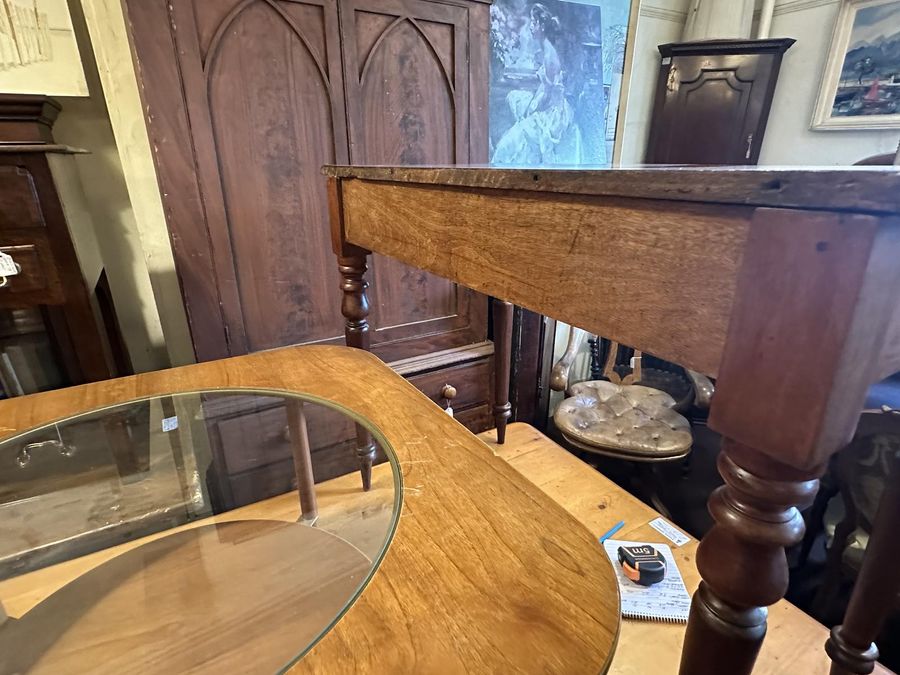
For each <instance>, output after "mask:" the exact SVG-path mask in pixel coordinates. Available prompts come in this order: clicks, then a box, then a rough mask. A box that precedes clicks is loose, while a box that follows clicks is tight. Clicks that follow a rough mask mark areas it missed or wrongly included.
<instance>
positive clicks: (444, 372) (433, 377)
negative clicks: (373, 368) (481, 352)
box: [409, 357, 491, 410]
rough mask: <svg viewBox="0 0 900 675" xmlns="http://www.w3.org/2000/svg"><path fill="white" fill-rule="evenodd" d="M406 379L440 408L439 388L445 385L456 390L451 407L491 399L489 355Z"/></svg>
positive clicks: (443, 404) (466, 405) (444, 404)
mask: <svg viewBox="0 0 900 675" xmlns="http://www.w3.org/2000/svg"><path fill="white" fill-rule="evenodd" d="M409 381H410V382H411V383H412V384H414V385H415V386H416V389H418V390H419V391H421V392H422V393H423V394H425V395H426V396H427V397H428V398H430V399H431V400H432V401H434V402H435V403H437V404H439V405H440V406H441V407H444V406H446V404H447V401H446V400H445V399H444V398H443V394H442V391H443V389H444V386H445V385H448V384H449V385H451V386H452V387H454V388H455V389H456V398H454V399H453V403H452V405H453V409H454V410H465V409H466V408H471V407H473V406H477V405H483V404H485V403H489V402H490V400H491V358H490V357H487V358H484V359H481V360H479V361H473V362H471V363H463V364H461V365H458V366H452V367H450V368H441V369H440V370H435V371H433V372H430V373H423V374H421V375H413V376H411V377H410V378H409Z"/></svg>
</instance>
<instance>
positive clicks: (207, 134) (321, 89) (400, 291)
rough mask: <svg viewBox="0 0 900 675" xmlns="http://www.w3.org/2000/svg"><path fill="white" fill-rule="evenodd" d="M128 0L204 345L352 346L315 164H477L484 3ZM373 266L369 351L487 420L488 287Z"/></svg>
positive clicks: (206, 349) (178, 253)
mask: <svg viewBox="0 0 900 675" xmlns="http://www.w3.org/2000/svg"><path fill="white" fill-rule="evenodd" d="M125 9H126V17H127V21H128V24H129V31H130V37H131V41H132V44H133V49H134V56H135V60H136V65H137V72H138V77H139V80H140V83H139V84H140V86H141V90H142V95H143V98H144V103H145V111H146V116H147V123H148V129H149V132H150V137H151V141H152V145H153V146H154V151H155V153H156V155H155V160H156V165H157V174H158V178H159V182H160V189H161V192H162V195H163V202H164V205H165V209H166V215H167V219H168V226H169V231H170V234H171V239H172V244H173V249H174V254H175V262H176V269H177V272H178V275H179V281H180V283H181V288H182V293H183V296H184V301H185V306H186V309H187V313H188V319H189V322H190V327H191V334H192V339H193V343H194V349H195V353H196V356H197V358H198V360H201V361H206V360H211V359H218V358H224V357H228V356H236V355H240V354H245V353H248V352H253V351H258V350H263V349H270V348H274V347H281V346H286V345H294V344H308V343H318V344H323V343H324V344H328V343H331V344H343V317H342V316H341V312H340V304H341V291H340V285H339V284H340V278H339V275H338V271H337V266H336V263H335V261H334V256H333V255H332V253H331V246H330V234H329V219H328V203H327V192H326V181H325V179H324V177H323V176H322V174H321V167H322V165H323V164H329V163H348V162H350V163H355V164H374V163H390V164H408V165H413V164H455V163H473V162H482V163H483V162H486V160H487V156H488V150H487V143H488V141H487V126H488V116H487V87H488V30H489V5H488V4H486V3H483V2H478V1H473V0H470V1H467V0H442V1H440V2H430V1H426V0H126V1H125ZM370 266H371V271H370V273H369V275H368V279H369V281H370V284H371V286H370V291H369V297H370V301H371V304H372V311H371V314H370V317H369V321H370V325H371V326H372V345H373V351H375V352H376V353H377V354H378V355H379V356H380V357H381V358H383V359H384V360H385V361H388V362H390V363H393V364H399V367H398V369H399V370H400V372H402V373H403V374H405V375H407V376H408V377H409V378H410V380H411V381H413V382H415V383H419V384H420V385H421V387H420V388H422V389H423V391H426V393H427V394H429V395H430V396H432V398H435V399H436V400H440V399H441V396H442V393H441V392H443V391H444V385H446V384H449V385H452V387H454V388H455V389H456V390H457V391H459V392H468V393H469V397H468V399H467V400H460V399H461V398H463V396H460V397H459V398H457V399H456V400H454V401H453V407H454V409H455V410H457V411H458V412H459V415H458V416H459V418H460V419H461V421H464V422H465V423H466V424H467V426H469V427H470V428H471V429H473V430H474V431H481V430H484V429H486V428H488V427H490V426H491V414H490V400H491V399H490V395H491V392H490V380H491V378H490V373H491V371H492V356H491V354H492V352H493V348H492V344H491V343H490V342H489V341H488V330H487V298H486V297H485V296H482V295H479V294H476V293H474V292H472V291H470V290H469V289H466V288H463V287H461V286H458V285H456V284H453V283H451V282H449V281H447V280H444V279H439V278H437V277H434V276H432V275H430V274H427V273H424V272H421V271H419V270H415V269H413V268H411V267H408V266H406V265H403V264H402V263H399V262H397V261H394V260H390V259H387V258H382V257H379V256H374V258H373V259H372V260H370ZM445 380H446V381H445ZM276 436H277V434H276ZM339 440H340V439H337V438H336V439H335V442H336V443H337V442H338V441H339ZM283 451H284V452H287V449H286V448H285V449H283ZM284 452H282V449H278V448H274V449H273V457H272V465H273V466H274V465H275V464H277V462H278V461H281V460H280V459H279V458H280V456H281V454H284ZM351 455H352V453H351V454H348V461H350V460H351V459H352V457H351ZM285 458H286V457H285ZM226 463H227V462H226ZM317 464H318V463H317ZM350 464H351V466H352V461H350ZM348 470H349V469H348ZM272 471H275V469H272ZM335 471H337V469H335ZM279 475H280V474H279Z"/></svg>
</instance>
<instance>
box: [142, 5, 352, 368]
mask: <svg viewBox="0 0 900 675" xmlns="http://www.w3.org/2000/svg"><path fill="white" fill-rule="evenodd" d="M127 2H128V6H129V7H128V8H129V15H130V18H131V24H132V30H133V31H134V32H135V45H136V52H137V56H138V60H139V61H141V59H142V54H144V55H145V58H146V57H149V58H150V59H151V60H150V61H149V62H147V61H145V62H144V63H142V64H141V65H142V71H144V72H147V73H150V71H151V69H152V70H156V69H157V68H159V69H165V68H168V69H169V72H171V71H172V67H171V64H170V63H165V62H164V60H165V59H169V60H171V59H173V58H174V60H175V71H176V73H177V76H176V77H171V76H170V77H169V78H168V79H167V80H166V81H158V80H157V81H155V82H152V85H153V90H152V91H150V92H149V94H150V95H152V101H154V100H155V101H162V100H168V101H170V102H178V103H180V104H182V105H183V107H184V111H185V112H184V114H185V120H186V127H185V128H181V129H178V128H176V129H172V128H171V127H168V128H166V127H161V128H158V129H157V130H155V129H154V115H153V106H152V105H151V106H149V123H150V131H151V136H154V141H155V142H156V141H157V138H162V139H163V140H166V139H167V138H168V136H169V135H170V133H171V132H172V131H177V132H179V135H178V137H177V141H178V142H179V144H181V145H182V147H187V148H190V156H189V157H186V158H185V162H187V161H190V162H192V164H193V167H191V168H193V172H194V176H193V178H194V180H195V181H196V182H195V185H194V186H193V187H194V189H195V190H198V191H199V200H200V208H199V209H197V210H195V211H194V213H193V214H192V215H193V217H183V216H181V214H182V212H181V211H179V208H180V207H179V206H178V203H179V201H182V200H186V199H187V200H189V199H190V195H187V194H186V192H187V190H188V182H187V181H184V183H181V182H178V181H176V182H171V183H169V184H167V185H165V189H164V199H165V200H166V201H167V202H169V204H167V206H169V205H171V208H170V209H169V211H170V214H169V217H170V221H169V226H170V231H171V232H172V238H173V245H174V249H175V254H176V262H177V267H178V271H179V275H180V276H181V277H182V280H183V287H184V289H185V296H186V305H187V308H188V313H189V318H190V319H191V329H192V332H193V336H194V343H195V346H197V347H198V349H197V351H198V354H197V355H198V358H200V359H201V360H202V359H204V358H210V357H218V356H220V355H221V352H222V350H221V349H219V350H217V351H216V350H213V349H209V348H206V347H205V345H204V348H203V349H201V348H200V347H201V345H203V338H202V336H203V335H204V334H205V333H207V332H214V331H215V329H216V327H215V326H212V325H206V324H207V323H211V322H210V321H209V319H208V318H205V317H202V318H203V320H201V321H198V320H196V319H197V318H198V317H195V315H194V313H193V312H192V306H194V305H203V306H210V305H212V304H213V299H212V298H210V297H208V296H212V295H214V296H215V298H214V300H215V302H216V303H217V304H218V306H219V308H220V311H221V314H222V317H221V321H222V322H224V324H225V332H224V338H225V341H226V343H227V344H226V345H225V347H226V349H225V351H226V353H227V354H231V355H236V354H242V353H246V352H248V351H256V350H261V349H269V348H273V347H280V346H285V345H290V344H298V343H306V342H320V341H328V340H335V341H337V340H339V339H340V338H341V336H342V334H343V323H342V320H341V317H340V314H339V312H337V311H335V308H336V307H339V306H340V299H341V293H340V287H339V276H338V273H337V270H336V265H335V263H334V256H333V254H332V252H331V247H330V240H329V224H328V206H327V193H326V189H325V181H324V180H323V178H322V175H321V167H322V165H323V164H329V163H335V162H337V163H341V162H346V161H347V160H348V154H347V129H346V115H345V110H344V92H343V81H342V77H341V61H340V59H341V57H340V47H339V40H340V37H339V29H338V14H337V7H336V4H335V2H334V0H171V2H168V3H163V4H166V8H165V10H163V9H162V8H160V7H155V8H154V11H153V13H152V18H154V19H155V21H156V24H155V25H152V26H151V25H146V24H142V23H140V22H139V19H140V18H141V17H143V16H148V15H150V14H151V12H150V10H149V9H146V8H145V6H142V5H143V4H144V3H146V0H127ZM158 2H162V0H153V3H152V4H154V5H156V3H158ZM148 4H149V3H148ZM163 12H164V13H165V15H166V18H167V20H168V21H167V22H168V25H167V26H166V30H167V31H168V32H169V35H168V36H167V39H168V40H169V41H170V42H171V45H172V47H173V48H174V49H172V50H171V51H169V52H168V53H167V54H166V52H165V50H164V49H157V50H152V49H151V48H150V46H149V45H150V43H151V42H152V40H151V38H150V37H149V36H148V35H147V34H146V33H147V32H149V31H158V30H159V29H160V28H161V26H160V25H159V24H160V23H161V21H160V15H161V14H162V13H163ZM156 40H157V41H160V40H161V38H158V37H157V38H156ZM173 55H174V56H173ZM150 77H151V78H152V75H150ZM152 101H151V102H152ZM172 105H175V103H173V104H172ZM154 131H158V133H154ZM171 154H172V153H171V151H170V152H169V153H168V155H167V156H169V157H171ZM185 154H187V153H185ZM164 160H165V157H164V156H163V155H162V153H161V156H160V169H161V173H163V174H168V176H169V178H171V175H172V173H173V172H172V167H171V166H163V162H164ZM185 173H187V171H185ZM179 216H181V217H179ZM198 216H199V219H201V222H197V221H198ZM198 229H202V230H204V231H205V235H206V239H207V242H208V244H207V246H208V248H207V250H206V251H204V250H202V248H201V244H202V241H201V240H200V239H199V238H198V237H197V236H196V231H197V230H198ZM204 254H205V255H208V256H209V259H210V263H211V264H210V268H211V269H209V270H206V269H204V268H203V267H202V266H200V265H198V264H197V263H198V260H197V258H198V256H200V257H201V258H202V257H203V255H204ZM195 274H196V275H202V280H201V282H199V283H198V282H197V280H196V279H195V278H194V275H195ZM186 277H188V280H189V283H186V282H185V278H186ZM192 295H200V296H203V297H202V302H194V301H193V299H192V297H191V296H192ZM207 354H209V356H207Z"/></svg>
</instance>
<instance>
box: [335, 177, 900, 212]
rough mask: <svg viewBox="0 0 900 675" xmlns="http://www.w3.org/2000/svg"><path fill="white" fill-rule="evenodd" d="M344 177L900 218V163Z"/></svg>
mask: <svg viewBox="0 0 900 675" xmlns="http://www.w3.org/2000/svg"><path fill="white" fill-rule="evenodd" d="M323 173H324V174H325V175H326V176H331V177H334V178H342V179H353V178H358V179H362V180H374V181H385V182H393V183H419V184H423V185H443V186H451V187H465V188H481V189H491V190H494V189H497V190H516V191H526V192H543V193H559V194H569V195H582V196H605V197H629V198H637V199H662V200H670V201H686V202H707V203H718V204H732V205H743V206H764V207H777V208H803V209H809V208H817V209H833V210H846V211H852V212H856V213H885V214H896V213H900V167H897V166H847V167H843V166H842V167H834V166H784V167H777V166H765V167H760V166H715V167H702V166H659V165H652V166H651V165H648V166H637V167H622V168H618V167H617V168H607V167H604V168H590V167H579V168H564V167H560V168H544V167H541V168H524V167H520V168H515V169H510V168H495V167H485V166H419V167H397V166H326V167H324V168H323Z"/></svg>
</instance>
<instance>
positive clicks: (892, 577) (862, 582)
mask: <svg viewBox="0 0 900 675" xmlns="http://www.w3.org/2000/svg"><path fill="white" fill-rule="evenodd" d="M891 468H892V471H891V473H890V474H889V478H888V480H887V482H886V487H885V490H884V494H883V495H882V497H881V503H880V504H879V505H878V513H877V514H876V515H875V522H874V523H873V527H872V533H871V534H870V536H869V544H868V545H867V546H866V554H865V557H864V558H863V564H862V568H861V569H860V571H859V576H858V577H857V579H856V584H855V585H854V587H853V594H852V595H851V596H850V604H849V605H848V606H847V612H846V614H845V615H844V623H843V624H841V625H840V626H835V627H834V628H833V629H832V630H831V636H830V637H829V638H828V641H827V642H826V643H825V651H826V652H827V653H828V656H829V657H831V661H832V664H831V675H849V674H850V673H859V674H860V675H865V674H866V673H871V672H872V671H873V670H874V669H875V662H876V661H877V660H878V647H876V646H875V642H874V640H875V638H876V637H877V636H878V633H879V631H880V630H881V627H882V625H883V624H884V621H885V619H886V618H887V615H888V613H889V612H891V610H893V609H894V607H895V605H896V600H897V592H898V591H900V564H898V562H897V558H898V556H900V539H898V538H897V535H896V529H897V524H898V523H900V481H898V480H897V479H898V477H900V476H898V473H897V461H896V459H895V460H894V464H893V466H892V467H891Z"/></svg>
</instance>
